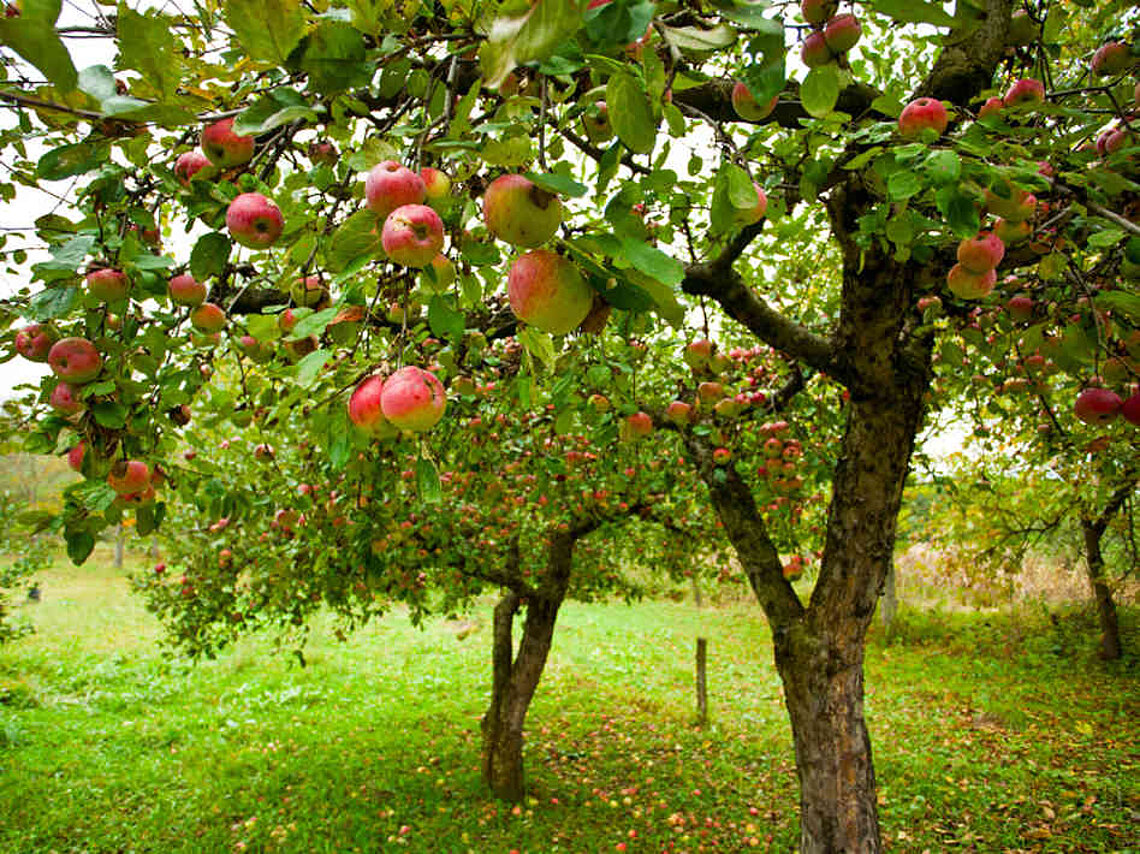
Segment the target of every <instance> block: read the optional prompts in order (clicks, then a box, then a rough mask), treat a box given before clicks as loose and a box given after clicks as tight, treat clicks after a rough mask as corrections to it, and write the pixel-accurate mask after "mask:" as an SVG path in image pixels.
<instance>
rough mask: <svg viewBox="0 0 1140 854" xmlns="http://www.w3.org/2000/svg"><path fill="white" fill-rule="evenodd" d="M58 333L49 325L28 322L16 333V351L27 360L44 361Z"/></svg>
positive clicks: (57, 337)
mask: <svg viewBox="0 0 1140 854" xmlns="http://www.w3.org/2000/svg"><path fill="white" fill-rule="evenodd" d="M58 340H59V335H58V334H57V333H56V331H55V330H54V329H52V328H51V327H50V326H45V325H44V324H42V323H29V324H28V325H27V326H25V327H24V328H23V329H21V330H20V331H19V332H17V333H16V352H17V353H19V354H20V355H21V356H23V357H24V358H25V359H27V360H28V361H29V362H46V361H47V360H48V353H50V352H51V347H52V345H53V344H54V343H55V342H56V341H58Z"/></svg>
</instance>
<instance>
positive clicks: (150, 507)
mask: <svg viewBox="0 0 1140 854" xmlns="http://www.w3.org/2000/svg"><path fill="white" fill-rule="evenodd" d="M165 517H166V505H165V504H163V503H161V502H159V503H157V504H155V503H150V504H143V505H142V506H141V507H139V508H138V509H137V510H135V523H136V528H135V530H136V531H137V532H138V535H139V536H140V537H145V536H147V535H148V534H153V533H154V532H155V531H157V530H158V527H159V525H161V524H162V520H163V519H164V518H165Z"/></svg>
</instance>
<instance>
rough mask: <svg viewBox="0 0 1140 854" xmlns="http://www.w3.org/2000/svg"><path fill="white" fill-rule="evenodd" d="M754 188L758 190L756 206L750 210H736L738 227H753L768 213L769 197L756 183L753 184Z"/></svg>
mask: <svg viewBox="0 0 1140 854" xmlns="http://www.w3.org/2000/svg"><path fill="white" fill-rule="evenodd" d="M752 186H753V187H754V188H755V189H756V204H754V205H753V206H752V207H750V208H736V209H735V214H734V219H735V222H736V224H737V225H741V226H744V225H752V224H753V223H756V222H760V220H762V219H764V215H765V214H766V213H768V196H767V194H766V193H765V192H764V188H763V187H761V186H760V185H759V184H757V183H756V182H753V183H752Z"/></svg>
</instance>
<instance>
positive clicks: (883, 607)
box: [879, 560, 899, 634]
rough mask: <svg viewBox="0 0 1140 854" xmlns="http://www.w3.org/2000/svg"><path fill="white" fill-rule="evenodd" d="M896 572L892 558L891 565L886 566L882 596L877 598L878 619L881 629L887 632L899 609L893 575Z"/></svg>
mask: <svg viewBox="0 0 1140 854" xmlns="http://www.w3.org/2000/svg"><path fill="white" fill-rule="evenodd" d="M897 573H898V569H897V567H895V562H894V561H893V560H892V561H891V565H890V566H889V567H888V568H887V580H886V583H885V584H884V585H883V596H882V598H881V599H880V600H879V619H880V621H881V622H882V624H883V630H884V631H886V632H887V633H888V634H889V633H890V631H891V625H892V624H893V623H894V621H895V614H897V613H898V610H899V596H898V590H897V589H896V587H895V580H896V579H895V575H896V574H897Z"/></svg>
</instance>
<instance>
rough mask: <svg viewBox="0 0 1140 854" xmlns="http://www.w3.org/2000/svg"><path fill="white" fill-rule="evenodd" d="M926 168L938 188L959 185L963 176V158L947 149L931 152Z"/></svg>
mask: <svg viewBox="0 0 1140 854" xmlns="http://www.w3.org/2000/svg"><path fill="white" fill-rule="evenodd" d="M924 167H925V170H926V174H927V176H928V177H929V178H930V180H931V182H932V183H934V184H936V185H938V186H943V185H944V184H954V183H957V181H958V178H959V177H960V176H961V174H962V160H961V158H960V157H958V154H957V153H956V152H953V151H950V150H949V149H946V148H942V149H939V150H937V151H932V152H930V155H929V156H928V157H927V158H926V163H925V164H924Z"/></svg>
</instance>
